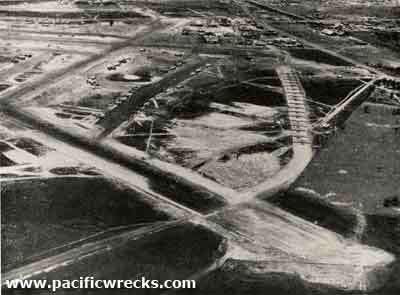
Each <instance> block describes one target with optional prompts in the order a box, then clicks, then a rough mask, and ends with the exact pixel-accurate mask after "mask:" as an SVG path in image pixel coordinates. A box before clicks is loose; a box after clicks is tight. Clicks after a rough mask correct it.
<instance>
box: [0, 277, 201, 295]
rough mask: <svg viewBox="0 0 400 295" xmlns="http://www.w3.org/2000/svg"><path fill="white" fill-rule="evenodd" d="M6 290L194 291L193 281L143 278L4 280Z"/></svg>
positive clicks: (194, 283)
mask: <svg viewBox="0 0 400 295" xmlns="http://www.w3.org/2000/svg"><path fill="white" fill-rule="evenodd" d="M4 286H5V287H6V288H8V289H49V290H52V291H53V292H55V291H57V290H59V289H195V288H196V281H195V280H165V281H159V280H149V279H146V278H145V277H141V278H140V279H135V280H96V279H95V278H94V277H80V278H79V279H76V280H20V279H16V280H6V281H5V284H4Z"/></svg>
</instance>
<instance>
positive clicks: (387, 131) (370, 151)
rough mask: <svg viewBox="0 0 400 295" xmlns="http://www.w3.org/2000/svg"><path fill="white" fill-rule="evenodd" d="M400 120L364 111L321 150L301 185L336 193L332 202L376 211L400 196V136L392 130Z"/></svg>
mask: <svg viewBox="0 0 400 295" xmlns="http://www.w3.org/2000/svg"><path fill="white" fill-rule="evenodd" d="M399 119H400V118H399V117H398V116H393V115H391V114H385V113H382V112H381V111H378V110H371V112H370V113H369V114H367V113H364V112H363V110H362V108H360V109H359V110H357V111H356V112H355V113H354V114H353V115H352V117H351V118H350V119H349V121H348V122H347V124H346V129H345V130H340V131H339V132H338V133H337V134H336V135H333V138H331V140H330V142H328V144H327V145H326V147H324V148H323V149H322V150H320V152H319V153H318V154H317V156H316V157H315V159H314V160H313V162H312V163H311V164H310V166H309V167H308V169H307V170H306V171H305V173H304V175H303V176H302V177H301V178H300V179H299V181H298V182H297V186H302V187H307V188H311V189H313V190H315V191H317V192H319V193H322V194H327V193H329V192H333V193H335V194H336V195H333V196H332V197H331V198H330V200H331V201H338V202H345V203H349V204H350V205H351V206H354V207H361V208H362V209H363V210H364V211H365V212H375V211H376V210H377V209H379V208H381V207H382V206H383V204H382V203H383V200H384V199H385V198H387V197H392V196H395V195H397V196H398V195H399V194H400V187H399V184H398V180H399V178H400V161H398V159H399V157H400V134H399V133H397V134H396V133H395V131H394V130H393V128H391V127H390V126H391V124H396V123H397V124H398V120H399Z"/></svg>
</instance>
